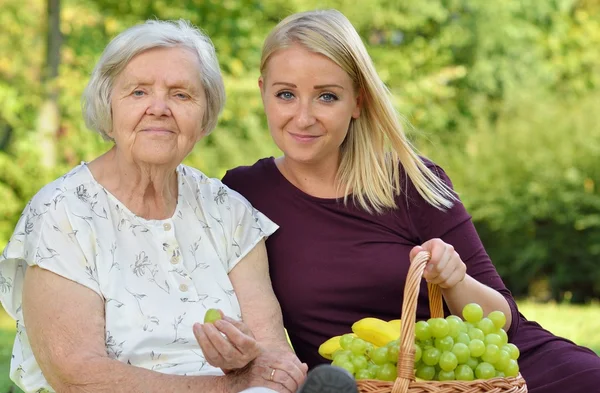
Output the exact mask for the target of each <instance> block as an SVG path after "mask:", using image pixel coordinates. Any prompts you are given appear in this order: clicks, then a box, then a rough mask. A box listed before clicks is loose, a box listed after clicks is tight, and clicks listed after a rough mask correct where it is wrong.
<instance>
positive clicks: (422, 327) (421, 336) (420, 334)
mask: <svg viewBox="0 0 600 393" xmlns="http://www.w3.org/2000/svg"><path fill="white" fill-rule="evenodd" d="M415 337H417V339H418V340H421V341H425V340H428V339H430V338H431V329H430V327H429V324H428V323H427V322H426V321H419V322H417V323H416V324H415Z"/></svg>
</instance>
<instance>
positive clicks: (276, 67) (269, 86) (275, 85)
mask: <svg viewBox="0 0 600 393" xmlns="http://www.w3.org/2000/svg"><path fill="white" fill-rule="evenodd" d="M259 86H260V88H261V95H262V99H263V104H264V107H265V112H266V115H267V122H268V124H269V130H270V131H271V135H272V137H273V140H274V141H275V143H276V144H277V146H278V147H279V149H281V151H283V153H284V155H285V157H286V159H289V160H293V161H296V162H299V163H304V164H320V163H324V162H334V160H335V161H337V160H338V158H339V150H340V145H341V144H342V142H343V141H344V139H345V138H346V135H347V133H348V127H349V125H350V121H351V119H353V118H357V117H358V116H359V115H360V105H359V97H358V95H357V92H356V89H355V87H354V85H353V83H352V80H351V79H350V76H348V74H347V73H346V72H345V71H344V70H343V69H342V68H341V67H339V66H338V65H337V64H335V63H334V62H333V61H331V60H329V59H328V58H327V57H325V56H323V55H321V54H318V53H314V52H310V51H308V50H307V49H305V48H304V47H302V46H300V45H294V46H291V47H289V48H286V49H283V50H280V51H278V52H276V53H275V54H273V55H272V56H271V58H270V59H269V61H268V63H267V65H266V71H265V74H264V75H263V77H261V78H260V79H259Z"/></svg>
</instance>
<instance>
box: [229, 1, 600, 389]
mask: <svg viewBox="0 0 600 393" xmlns="http://www.w3.org/2000/svg"><path fill="white" fill-rule="evenodd" d="M260 71H261V76H260V79H259V86H260V92H261V95H262V99H263V103H264V108H265V113H266V116H267V120H268V125H269V130H270V132H271V135H272V137H273V139H274V141H275V143H276V144H277V146H278V147H279V148H280V149H281V151H282V152H283V156H281V157H278V158H272V157H271V158H265V159H261V160H259V161H258V162H257V163H255V164H254V165H252V166H249V167H240V168H236V169H233V170H231V171H229V172H228V173H227V174H226V176H225V177H224V179H223V182H224V183H225V184H227V185H229V186H230V187H231V188H233V189H235V190H237V191H238V192H240V193H241V194H243V195H244V196H245V197H246V198H248V200H249V201H250V202H251V203H252V204H253V205H254V206H255V207H256V208H257V209H259V210H260V211H262V212H263V213H265V214H266V215H267V216H268V217H269V218H270V219H272V220H274V221H275V222H276V223H277V224H278V225H279V226H280V229H279V230H278V231H277V232H276V233H275V234H274V235H273V236H271V237H270V238H269V239H268V241H267V250H268V254H269V261H270V275H271V280H272V283H273V286H274V290H275V294H276V296H277V298H278V300H279V302H280V304H281V307H282V311H283V317H284V323H285V326H286V327H287V329H288V332H289V335H290V339H291V341H292V344H293V346H294V348H295V350H296V353H297V355H298V357H299V358H300V360H301V361H303V362H306V363H307V364H308V365H309V367H311V368H312V367H315V366H316V365H318V364H321V363H326V362H327V360H326V359H324V358H322V357H320V356H319V354H318V352H317V349H318V347H319V345H320V344H321V343H322V342H324V341H325V340H326V339H327V338H329V337H332V336H336V335H339V334H343V333H346V332H348V331H349V329H350V326H351V325H352V323H353V322H355V321H357V320H359V319H361V318H363V317H366V316H375V317H379V318H381V319H385V320H390V319H396V318H398V316H399V312H400V307H401V304H402V298H403V289H404V282H405V278H406V275H407V272H408V267H409V261H410V258H411V257H412V256H414V255H415V254H416V253H417V252H418V251H420V250H423V249H424V250H427V251H429V252H430V253H431V260H430V262H429V263H428V266H427V267H426V270H425V274H424V278H425V279H426V281H428V282H431V283H435V284H439V286H440V287H441V288H442V294H443V297H444V306H445V310H446V313H452V314H460V310H462V308H463V306H464V305H466V304H467V303H471V302H477V303H479V304H480V305H481V306H482V307H483V309H484V312H485V313H488V312H490V311H492V310H500V311H503V312H504V314H505V315H506V317H507V320H506V325H505V327H504V329H505V330H506V331H507V333H508V336H509V338H510V341H511V342H513V343H515V344H516V345H517V346H518V347H519V349H520V350H521V357H520V366H521V373H522V374H523V376H524V378H525V379H526V381H527V384H528V387H529V391H530V392H531V393H542V392H544V393H553V392H561V393H564V392H589V391H594V390H595V389H597V386H598V385H599V384H600V358H598V356H596V355H595V354H594V353H593V352H591V351H590V350H588V349H586V348H582V347H579V346H576V345H575V344H573V343H572V342H570V341H567V340H565V339H562V338H559V337H556V336H554V335H552V334H551V333H549V332H547V331H546V330H544V329H542V328H541V327H540V326H539V325H538V324H536V323H534V322H530V321H527V320H526V319H525V318H524V317H523V316H522V315H521V314H520V313H519V311H518V309H517V305H516V303H515V301H514V299H513V298H512V296H511V293H510V291H509V290H508V289H507V288H506V286H505V285H504V284H503V282H502V280H501V278H500V276H499V275H498V273H497V271H496V269H495V268H494V265H493V264H492V262H491V260H490V258H489V257H488V255H487V253H486V251H485V249H484V247H483V245H482V243H481V241H480V239H479V237H478V235H477V232H476V230H475V228H474V226H473V224H472V222H471V219H470V216H469V214H468V213H467V211H466V210H465V208H464V206H463V205H462V203H461V202H460V200H459V199H458V197H457V195H456V194H455V193H454V192H453V190H452V183H451V181H450V179H449V178H448V176H447V175H446V174H445V172H444V171H443V169H442V168H440V167H439V166H437V165H436V164H434V163H433V162H431V161H429V160H427V159H425V158H423V157H420V156H419V155H418V154H417V153H416V151H415V150H414V149H413V147H412V146H411V145H410V143H409V142H408V140H407V139H406V136H405V134H404V133H403V131H402V127H401V124H400V122H399V120H398V116H397V114H396V112H395V111H394V108H393V105H392V101H391V99H390V95H389V92H388V90H387V89H386V88H385V86H384V84H383V82H382V81H381V79H380V78H379V77H378V75H377V72H376V70H375V68H374V66H373V64H372V61H371V59H370V57H369V55H368V53H367V50H366V48H365V46H364V45H363V43H362V41H361V39H360V37H359V35H358V34H357V32H356V30H355V29H354V28H353V26H352V25H351V23H350V22H349V21H348V20H347V19H346V18H345V17H344V16H343V15H342V14H341V13H339V12H337V11H334V10H330V11H314V12H305V13H299V14H295V15H292V16H289V17H288V18H286V19H284V20H283V21H281V23H279V24H278V25H277V26H276V27H275V28H274V29H273V31H272V32H271V33H270V34H269V36H268V37H267V38H266V41H265V43H264V47H263V53H262V60H261V68H260ZM428 317H429V309H428V299H427V292H426V286H425V285H424V286H422V288H421V293H420V296H419V303H418V309H417V319H419V320H420V319H427V318H428Z"/></svg>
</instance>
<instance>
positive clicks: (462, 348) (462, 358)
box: [452, 343, 471, 364]
mask: <svg viewBox="0 0 600 393" xmlns="http://www.w3.org/2000/svg"><path fill="white" fill-rule="evenodd" d="M452 353H453V354H454V355H455V356H456V360H458V364H465V363H466V362H467V360H469V358H470V357H471V351H470V350H469V347H468V346H467V345H466V344H463V343H456V344H454V347H452Z"/></svg>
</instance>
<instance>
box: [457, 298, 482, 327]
mask: <svg viewBox="0 0 600 393" xmlns="http://www.w3.org/2000/svg"><path fill="white" fill-rule="evenodd" d="M462 315H463V318H464V319H465V321H467V322H471V323H477V322H479V321H480V320H481V318H483V309H482V308H481V306H480V305H479V304H477V303H469V304H467V305H466V306H465V307H464V308H463V310H462Z"/></svg>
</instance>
